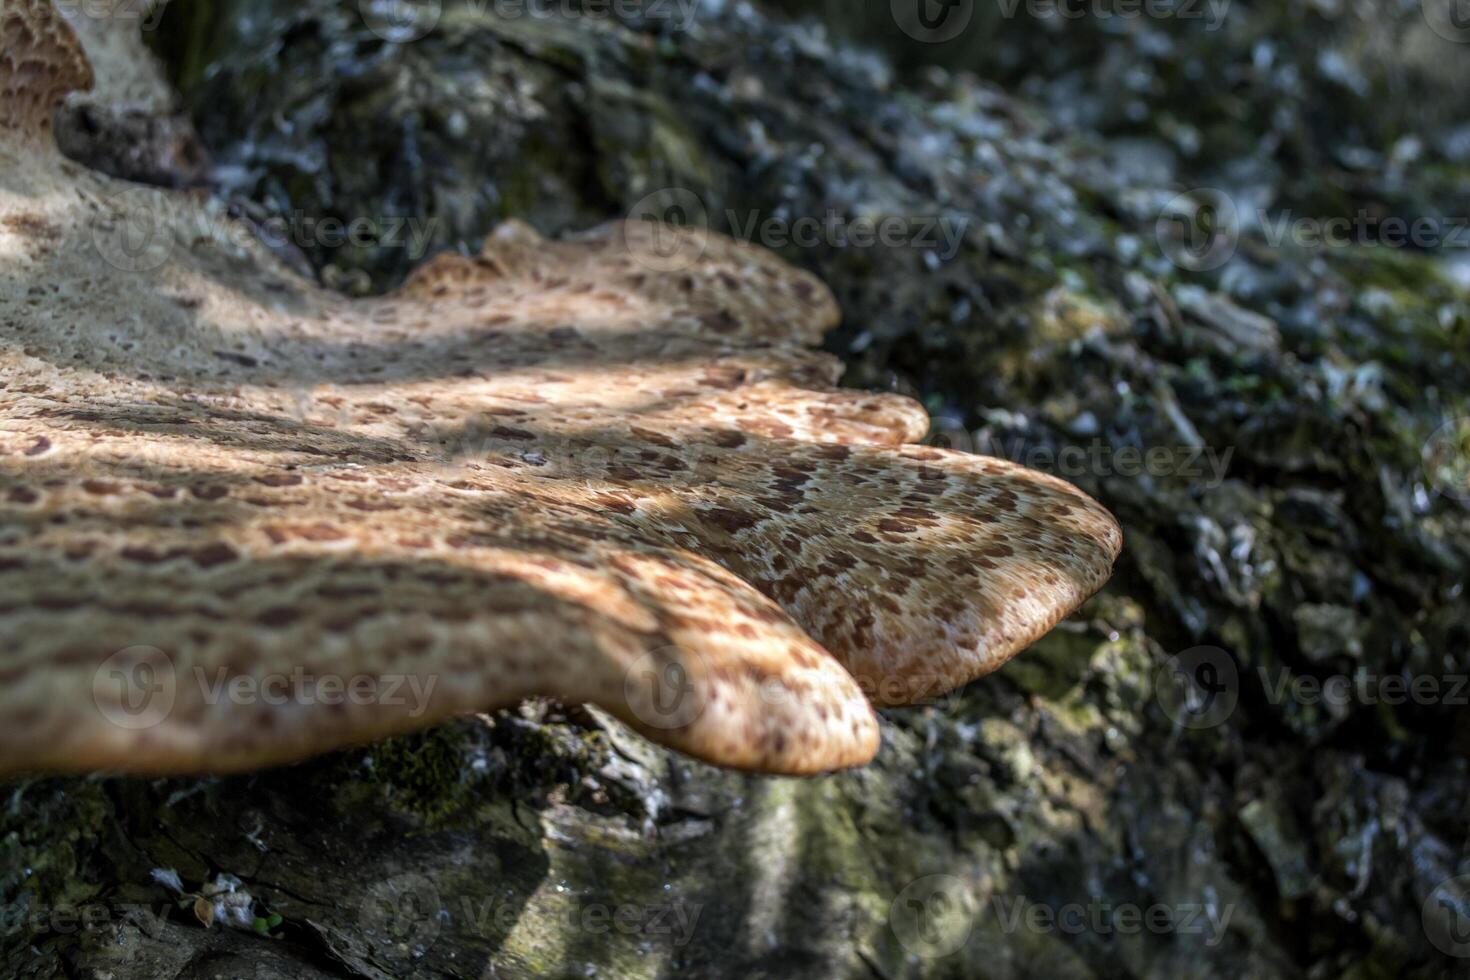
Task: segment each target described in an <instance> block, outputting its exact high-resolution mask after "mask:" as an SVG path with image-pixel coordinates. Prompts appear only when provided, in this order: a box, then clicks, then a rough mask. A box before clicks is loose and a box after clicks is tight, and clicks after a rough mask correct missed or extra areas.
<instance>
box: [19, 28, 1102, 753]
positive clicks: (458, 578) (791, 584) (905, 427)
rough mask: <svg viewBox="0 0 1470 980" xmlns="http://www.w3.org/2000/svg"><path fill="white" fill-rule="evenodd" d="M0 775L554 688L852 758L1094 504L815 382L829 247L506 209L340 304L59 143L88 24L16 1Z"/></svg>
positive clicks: (1084, 559)
mask: <svg viewBox="0 0 1470 980" xmlns="http://www.w3.org/2000/svg"><path fill="white" fill-rule="evenodd" d="M0 36H3V39H4V43H5V49H4V55H3V56H0V92H3V93H4V94H5V96H6V102H5V106H7V107H8V108H7V109H3V110H0V112H3V113H4V115H3V116H0V157H3V158H5V162H6V165H5V166H3V167H0V273H3V274H0V323H3V324H4V332H3V335H0V390H3V391H4V401H3V407H0V635H4V636H6V637H8V638H9V639H10V642H9V643H8V644H7V645H6V646H5V647H4V648H0V681H3V684H0V774H4V773H12V772H22V771H46V772H54V771H69V772H71V771H95V770H111V771H124V772H134V773H150V774H154V773H158V774H163V773H184V772H200V771H215V772H220V771H234V770H242V769H250V768H256V767H261V766H265V765H270V764H277V763H284V762H289V761H294V760H298V759H301V758H303V757H306V756H309V755H312V754H315V753H319V752H323V751H327V750H330V749H334V748H338V747H342V746H346V745H351V744H357V743H362V742H366V741H370V740H373V739H376V738H379V737H382V736H385V735H389V734H395V733H401V732H405V731H409V730H413V729H417V728H422V727H426V726H428V725H430V724H433V723H434V722H436V721H440V720H443V719H444V718H446V717H450V716H453V715H455V714H459V713H464V712H470V711H480V710H488V709H492V708H497V707H505V706H510V705H513V704H515V703H517V702H519V701H521V700H523V699H525V698H527V697H530V696H537V695H543V696H553V697H557V698H560V699H562V700H566V701H571V702H588V703H595V704H597V705H600V706H602V707H603V708H605V709H607V710H608V711H610V712H612V713H613V714H614V715H616V716H617V717H619V718H621V719H622V720H623V721H625V722H627V723H628V724H630V725H631V726H633V727H634V728H635V729H637V730H639V731H641V732H643V733H644V734H645V735H647V736H649V737H650V738H653V739H655V740H657V741H659V742H661V743H663V744H666V745H669V746H671V747H673V748H675V749H678V750H680V751H683V752H686V753H688V754H690V755H692V756H695V757H697V758H700V759H704V760H707V761H710V762H713V763H716V764H720V765H724V766H729V767H735V768H743V769H750V770H758V771H767V772H779V773H793V774H804V773H815V772H822V771H828V770H833V769H838V768H842V767H846V766H851V765H857V764H861V763H864V762H866V761H868V760H869V759H870V758H871V757H872V755H873V754H874V752H875V751H876V749H877V744H878V727H877V722H876V719H875V717H874V715H873V711H872V708H871V707H870V704H869V701H870V699H871V700H873V701H876V702H878V703H881V704H905V703H911V702H914V701H918V700H920V699H923V698H926V697H930V696H934V695H937V694H939V693H943V692H944V691H948V690H950V689H953V688H955V687H958V686H960V685H963V684H965V683H967V682H969V681H971V680H973V679H974V678H976V677H979V676H981V675H983V674H985V673H988V672H990V671H992V670H994V669H995V668H997V667H999V666H1000V665H1001V664H1003V663H1004V662H1005V661H1006V660H1007V659H1009V658H1010V657H1011V656H1013V655H1014V654H1015V653H1016V652H1017V651H1019V650H1021V649H1023V648H1024V647H1025V646H1027V645H1028V644H1030V643H1031V642H1032V641H1034V640H1035V639H1036V638H1038V637H1039V636H1041V635H1042V634H1044V633H1045V632H1046V631H1047V630H1049V629H1051V628H1052V627H1053V626H1054V625H1055V624H1056V623H1057V621H1058V620H1060V619H1061V618H1062V617H1063V616H1065V615H1067V614H1068V613H1069V612H1071V611H1072V610H1073V609H1075V608H1076V607H1077V606H1078V605H1079V604H1080V603H1081V602H1083V601H1084V600H1085V599H1086V598H1087V597H1088V596H1090V595H1091V594H1092V593H1093V592H1094V591H1096V590H1097V589H1098V588H1100V587H1101V586H1102V585H1103V584H1104V583H1105V582H1106V580H1107V578H1108V576H1109V574H1110V571H1111V566H1112V562H1113V560H1114V559H1115V558H1116V556H1117V554H1118V551H1119V548H1120V546H1121V534H1120V532H1119V530H1118V527H1117V524H1116V523H1115V522H1114V521H1113V519H1112V517H1111V516H1110V515H1109V514H1108V513H1107V512H1106V511H1105V510H1104V509H1103V508H1102V507H1100V506H1099V505H1098V504H1096V503H1094V502H1093V501H1091V500H1090V499H1088V498H1087V497H1086V496H1084V495H1083V494H1082V493H1080V492H1079V491H1077V490H1076V489H1075V488H1073V487H1071V486H1069V485H1067V484H1065V483H1063V482H1061V481H1059V480H1056V479H1054V478H1051V477H1049V476H1045V475H1042V474H1039V473H1035V472H1031V471H1028V470H1025V469H1022V468H1020V467H1018V466H1015V465H1013V464H1010V463H1007V462H1004V461H1001V460H996V459H988V458H983V457H978V456H969V455H963V454H959V453H953V452H946V451H941V450H937V449H930V448H924V447H920V446H915V445H912V443H914V442H916V441H917V440H919V439H921V438H923V436H924V435H925V433H926V431H927V428H928V420H927V417H926V415H925V413H924V412H923V410H922V409H921V408H920V407H919V406H918V405H917V404H916V403H914V402H912V401H910V400H909V399H906V398H901V397H897V396H893V395H885V394H868V393H863V392H855V391H847V390H841V389H839V388H837V387H836V386H835V385H836V382H837V380H838V377H839V375H840V373H841V369H842V368H841V364H840V363H839V362H838V361H837V360H836V359H834V358H832V357H831V356H829V355H826V354H822V353H819V352H815V351H813V350H811V349H809V345H811V344H814V343H816V342H817V341H818V340H819V339H820V338H821V336H822V335H823V334H824V333H825V332H826V331H827V330H828V329H830V328H831V327H832V326H833V325H834V324H835V323H836V322H837V318H838V310H837V306H836V303H835V301H834V300H833V298H832V296H831V294H830V293H829V292H828V291H827V289H826V288H825V287H824V286H823V285H822V284H821V283H820V282H819V281H817V280H816V279H814V278H813V277H811V276H809V275H807V274H806V273H804V272H801V271H798V270H796V269H794V268H792V267H790V266H788V265H786V264H785V263H784V262H782V261H780V260H779V259H777V258H776V257H774V256H773V255H770V254H769V253H766V252H764V251H762V250H760V249H758V248H754V247H752V246H749V245H746V244H742V243H738V242H735V241H731V240H729V239H726V238H723V237H720V236H716V235H712V234H708V233H705V232H701V231H697V230H670V229H666V228H660V227H656V226H653V225H649V224H644V223H637V222H635V223H620V224H612V225H608V226H606V227H603V228H600V229H598V230H596V231H593V232H591V233H589V234H587V235H585V236H580V237H577V238H573V239H570V240H566V241H561V242H552V241H547V240H546V239H543V238H542V237H541V236H540V235H538V234H537V233H536V232H534V231H533V230H531V229H530V228H528V227H526V226H524V225H522V224H519V223H514V222H512V223H509V224H507V225H505V226H502V227H501V228H500V229H498V230H497V231H496V232H495V233H494V234H492V235H491V236H490V238H489V240H488V241H487V242H486V244H485V247H484V250H483V252H482V253H481V254H480V255H478V256H476V257H473V258H467V257H461V256H441V257H439V258H437V259H434V260H432V261H430V262H429V263H427V264H426V265H425V266H424V267H423V268H422V269H421V270H420V271H419V273H418V274H417V275H415V276H414V277H413V278H412V280H411V281H410V282H408V283H407V284H406V285H405V286H404V287H403V288H402V289H401V290H400V291H398V292H397V293H395V294H393V295H391V296H388V297H383V298H375V299H368V300H360V301H350V300H346V299H343V298H342V297H340V296H337V295H334V294H331V293H328V292H326V291H324V290H321V289H319V288H317V287H316V286H315V285H314V284H312V283H310V282H307V281H305V280H303V279H301V278H300V277H298V276H296V275H294V274H293V273H292V272H290V271H289V270H286V269H284V268H282V267H281V266H280V265H279V264H278V263H276V262H275V261H274V260H273V259H272V258H271V257H270V255H269V254H268V253H267V252H266V251H265V250H264V249H263V248H262V247H261V246H260V245H259V244H257V243H256V241H255V240H254V238H253V237H252V236H251V234H250V233H249V232H248V230H247V229H244V228H243V227H242V226H240V225H238V224H235V223H234V222H232V221H230V220H229V219H227V218H226V217H225V216H224V215H222V214H221V213H220V211H219V209H218V208H217V206H215V205H212V204H211V203H210V202H208V201H204V200H199V199H196V198H195V197H193V196H190V195H187V194H183V193H179V192H170V191H161V190H155V189H151V188H145V187H138V186H133V185H128V184H124V183H120V182H117V181H113V180H110V179H108V178H105V177H102V176H100V175H98V174H95V173H92V172H89V171H87V170H85V169H84V168H81V167H78V166H76V165H75V164H72V163H70V162H68V161H64V160H62V159H61V158H60V157H59V156H58V155H57V154H56V153H55V150H54V147H53V146H52V145H50V142H49V139H48V138H47V132H46V130H47V127H48V125H49V124H48V121H47V120H48V118H49V111H50V108H52V107H54V106H55V105H56V103H57V101H58V100H59V99H60V98H61V97H62V96H63V95H64V94H65V93H66V92H67V91H69V90H70V89H72V88H74V87H77V86H79V85H83V84H85V82H86V80H87V78H88V72H87V71H86V61H85V59H84V58H82V57H81V56H80V49H79V47H78V46H77V44H76V41H75V38H74V37H73V36H72V35H71V34H70V32H69V31H68V30H67V28H66V27H65V25H64V24H63V23H62V22H61V21H60V20H59V19H58V18H57V17H56V15H55V13H54V12H53V11H52V10H51V8H50V6H49V4H43V3H35V2H20V0H0Z"/></svg>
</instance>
